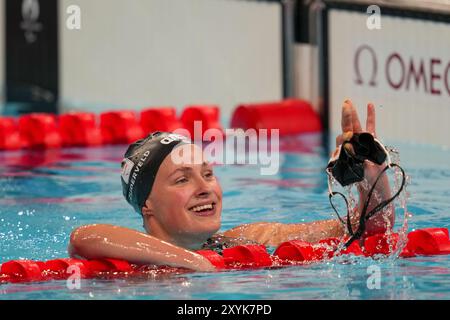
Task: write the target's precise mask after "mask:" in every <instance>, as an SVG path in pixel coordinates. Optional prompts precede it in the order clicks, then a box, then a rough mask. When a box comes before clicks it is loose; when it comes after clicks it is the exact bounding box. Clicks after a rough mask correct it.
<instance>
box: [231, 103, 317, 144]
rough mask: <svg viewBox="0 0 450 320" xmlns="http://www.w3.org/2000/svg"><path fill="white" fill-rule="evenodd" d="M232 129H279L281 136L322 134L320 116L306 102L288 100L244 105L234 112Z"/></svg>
mask: <svg viewBox="0 0 450 320" xmlns="http://www.w3.org/2000/svg"><path fill="white" fill-rule="evenodd" d="M231 127H232V128H242V129H244V130H247V129H255V130H257V131H258V130H259V129H267V130H268V134H270V129H279V130H280V136H285V135H293V134H299V133H307V132H320V131H321V130H322V125H321V121H320V117H319V115H318V114H317V113H316V112H315V111H314V109H313V108H312V106H311V104H310V103H309V102H307V101H304V100H297V99H288V100H284V101H281V102H273V103H258V104H242V105H239V106H238V108H237V109H236V110H235V111H234V113H233V116H232V119H231Z"/></svg>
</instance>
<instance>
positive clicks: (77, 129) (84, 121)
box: [59, 112, 102, 147]
mask: <svg viewBox="0 0 450 320" xmlns="http://www.w3.org/2000/svg"><path fill="white" fill-rule="evenodd" d="M59 126H60V130H61V137H62V140H63V145H64V146H67V147H72V146H77V147H78V146H79V147H87V146H98V145H100V144H102V135H101V131H100V128H98V127H97V123H96V115H95V114H94V113H88V112H69V113H66V114H63V115H61V116H59Z"/></svg>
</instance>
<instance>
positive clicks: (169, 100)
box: [60, 0, 282, 117]
mask: <svg viewBox="0 0 450 320" xmlns="http://www.w3.org/2000/svg"><path fill="white" fill-rule="evenodd" d="M73 4H76V5H78V6H79V7H80V8H81V30H68V29H67V28H66V27H65V19H66V18H67V16H68V15H67V14H66V8H67V6H69V5H73ZM60 25H61V27H60V30H61V33H60V58H61V69H60V79H61V88H60V89H61V97H62V100H63V102H64V105H65V109H66V110H67V109H73V107H81V108H88V109H89V108H93V110H95V111H99V110H104V109H108V108H111V107H118V108H122V107H130V108H134V109H138V108H141V107H144V106H150V105H153V106H154V105H156V106H157V105H173V106H176V107H178V109H180V108H182V107H184V106H185V105H187V104H192V103H215V104H219V105H220V106H222V108H223V109H222V114H223V115H224V116H225V117H229V116H230V113H231V111H232V109H233V108H234V107H235V106H236V105H237V104H238V103H240V102H249V101H259V100H273V99H279V98H281V97H282V52H281V8H280V7H279V5H277V4H274V3H264V2H262V3H261V2H252V1H234V0H130V1H123V0H62V1H61V5H60Z"/></svg>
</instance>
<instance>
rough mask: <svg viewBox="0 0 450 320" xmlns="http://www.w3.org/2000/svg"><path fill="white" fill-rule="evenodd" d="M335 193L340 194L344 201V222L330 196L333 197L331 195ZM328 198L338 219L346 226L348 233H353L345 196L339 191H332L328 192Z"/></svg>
mask: <svg viewBox="0 0 450 320" xmlns="http://www.w3.org/2000/svg"><path fill="white" fill-rule="evenodd" d="M337 194H338V195H340V196H341V197H342V198H343V199H344V201H345V207H346V208H347V222H345V221H344V219H342V217H341V216H340V214H339V212H338V211H337V209H336V207H335V206H334V204H333V201H332V198H333V196H335V195H337ZM328 199H329V200H330V204H331V207H332V208H333V210H334V212H335V213H336V216H337V217H338V219H339V221H341V223H342V225H344V226H347V231H348V233H349V234H350V235H353V229H352V224H351V221H350V211H349V210H350V209H349V205H348V201H347V198H346V197H345V196H344V195H343V194H342V193H340V192H337V191H332V192H331V193H329V194H328Z"/></svg>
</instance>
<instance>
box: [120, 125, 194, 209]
mask: <svg viewBox="0 0 450 320" xmlns="http://www.w3.org/2000/svg"><path fill="white" fill-rule="evenodd" d="M191 143H192V142H191V141H190V140H189V139H188V138H186V137H185V136H182V135H179V134H175V133H170V132H159V131H156V132H153V133H152V134H150V135H149V136H148V137H147V138H144V139H141V140H138V141H136V142H134V143H132V144H131V145H130V146H129V147H128V149H127V151H126V152H125V156H124V159H123V160H122V174H121V180H122V191H123V195H124V197H125V199H126V200H127V201H128V203H129V204H131V205H132V206H133V208H134V210H136V212H138V213H139V214H142V207H143V206H144V204H145V201H146V200H147V198H148V196H149V194H150V191H151V190H152V187H153V183H154V182H155V178H156V173H157V172H158V169H159V166H160V165H161V163H162V162H163V161H164V159H165V158H166V157H167V156H168V155H169V154H170V153H171V152H172V150H173V149H174V148H175V147H177V146H180V145H183V144H191Z"/></svg>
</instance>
